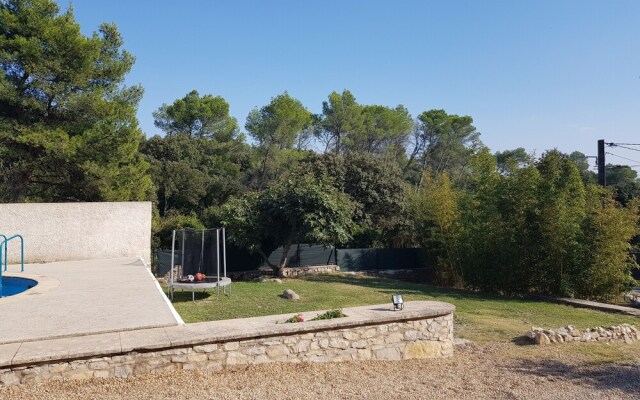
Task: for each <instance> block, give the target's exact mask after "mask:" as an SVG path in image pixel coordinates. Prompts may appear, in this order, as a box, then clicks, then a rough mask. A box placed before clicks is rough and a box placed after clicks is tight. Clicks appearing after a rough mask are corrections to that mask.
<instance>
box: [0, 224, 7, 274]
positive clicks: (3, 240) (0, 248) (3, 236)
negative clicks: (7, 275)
mask: <svg viewBox="0 0 640 400" xmlns="http://www.w3.org/2000/svg"><path fill="white" fill-rule="evenodd" d="M0 237H2V245H4V263H5V264H6V263H7V237H6V236H5V235H3V234H1V233H0ZM2 245H0V276H2Z"/></svg>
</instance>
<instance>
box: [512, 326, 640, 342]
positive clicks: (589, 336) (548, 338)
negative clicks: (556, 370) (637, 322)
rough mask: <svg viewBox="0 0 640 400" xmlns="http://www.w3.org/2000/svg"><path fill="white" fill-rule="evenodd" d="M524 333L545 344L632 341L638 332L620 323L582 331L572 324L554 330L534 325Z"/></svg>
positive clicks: (634, 328) (636, 338)
mask: <svg viewBox="0 0 640 400" xmlns="http://www.w3.org/2000/svg"><path fill="white" fill-rule="evenodd" d="M524 335H525V336H526V337H527V338H529V339H531V340H532V341H533V342H534V343H535V344H538V345H546V344H551V343H568V342H611V341H614V340H618V341H624V342H625V343H633V342H635V341H636V340H638V335H639V334H638V330H637V329H636V327H635V326H633V325H629V324H622V325H617V326H612V327H609V328H604V327H601V326H598V327H596V328H588V329H585V330H584V331H580V330H578V329H576V327H575V326H573V325H568V326H567V327H563V328H559V329H556V330H555V331H554V330H551V329H543V328H536V327H534V328H532V329H531V330H530V331H529V332H527V333H525V334H524Z"/></svg>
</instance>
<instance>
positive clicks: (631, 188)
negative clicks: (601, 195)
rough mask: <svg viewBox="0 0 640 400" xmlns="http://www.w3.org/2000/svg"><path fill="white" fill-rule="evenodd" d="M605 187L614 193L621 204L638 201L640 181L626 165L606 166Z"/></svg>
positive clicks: (636, 174) (635, 173)
mask: <svg viewBox="0 0 640 400" xmlns="http://www.w3.org/2000/svg"><path fill="white" fill-rule="evenodd" d="M605 172H606V174H607V186H609V187H611V188H612V189H613V190H614V191H615V197H616V200H618V202H620V203H621V204H628V203H629V202H630V201H631V200H632V199H634V198H635V199H640V179H638V173H637V172H636V171H635V170H634V169H632V168H631V167H629V166H627V165H611V164H607V166H606V169H605Z"/></svg>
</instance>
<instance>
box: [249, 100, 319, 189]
mask: <svg viewBox="0 0 640 400" xmlns="http://www.w3.org/2000/svg"><path fill="white" fill-rule="evenodd" d="M311 121H312V114H311V113H310V112H309V111H307V109H306V108H304V106H303V105H302V103H301V102H300V101H299V100H296V99H294V98H293V97H291V96H289V94H288V93H287V92H285V93H283V94H281V95H279V96H276V97H274V98H273V99H271V102H270V103H269V104H268V105H266V106H264V107H262V108H261V109H259V110H258V109H257V108H256V109H253V110H252V111H251V112H250V113H249V116H248V117H247V123H246V125H245V128H246V129H247V131H248V132H249V134H250V135H251V137H253V138H254V139H255V140H256V142H257V146H258V150H259V153H260V172H259V175H258V188H262V187H264V185H265V184H266V182H267V180H268V175H269V172H270V170H271V172H272V174H273V170H274V169H275V167H276V165H277V163H276V162H274V161H278V160H277V156H278V155H281V154H278V153H279V152H281V151H282V150H287V149H291V148H293V146H294V144H295V143H296V141H297V140H298V141H304V139H302V138H301V137H302V136H304V135H308V131H307V128H308V127H309V125H310V124H311ZM298 138H301V139H298ZM285 154H286V153H285Z"/></svg>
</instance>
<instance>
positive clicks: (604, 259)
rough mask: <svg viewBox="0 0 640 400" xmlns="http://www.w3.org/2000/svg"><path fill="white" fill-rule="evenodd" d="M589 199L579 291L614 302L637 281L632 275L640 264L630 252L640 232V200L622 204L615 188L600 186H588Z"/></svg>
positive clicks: (583, 225)
mask: <svg viewBox="0 0 640 400" xmlns="http://www.w3.org/2000/svg"><path fill="white" fill-rule="evenodd" d="M587 199H588V201H587V213H586V218H585V220H584V221H583V223H582V234H581V244H582V247H583V251H582V253H581V256H582V257H580V258H579V261H580V264H581V266H582V268H581V269H580V270H579V271H578V273H577V276H576V285H575V289H576V293H575V294H576V295H577V296H580V297H585V298H588V299H594V300H604V301H612V300H614V299H615V297H616V296H617V295H618V294H620V293H622V292H623V291H625V290H628V289H629V287H631V286H634V285H635V284H636V282H635V281H634V280H633V279H632V278H631V274H630V270H631V269H632V268H634V267H637V264H636V262H635V260H634V258H633V257H631V255H630V254H629V250H630V249H631V244H630V243H629V242H630V240H631V238H632V237H633V236H634V235H635V234H637V233H638V232H637V228H638V225H637V224H638V212H639V205H640V202H639V201H638V200H632V201H630V202H629V204H628V206H627V207H622V206H621V205H620V204H618V203H617V202H616V201H615V199H614V196H613V193H612V192H611V191H609V190H606V189H604V188H602V187H600V186H596V185H589V186H588V187H587Z"/></svg>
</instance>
